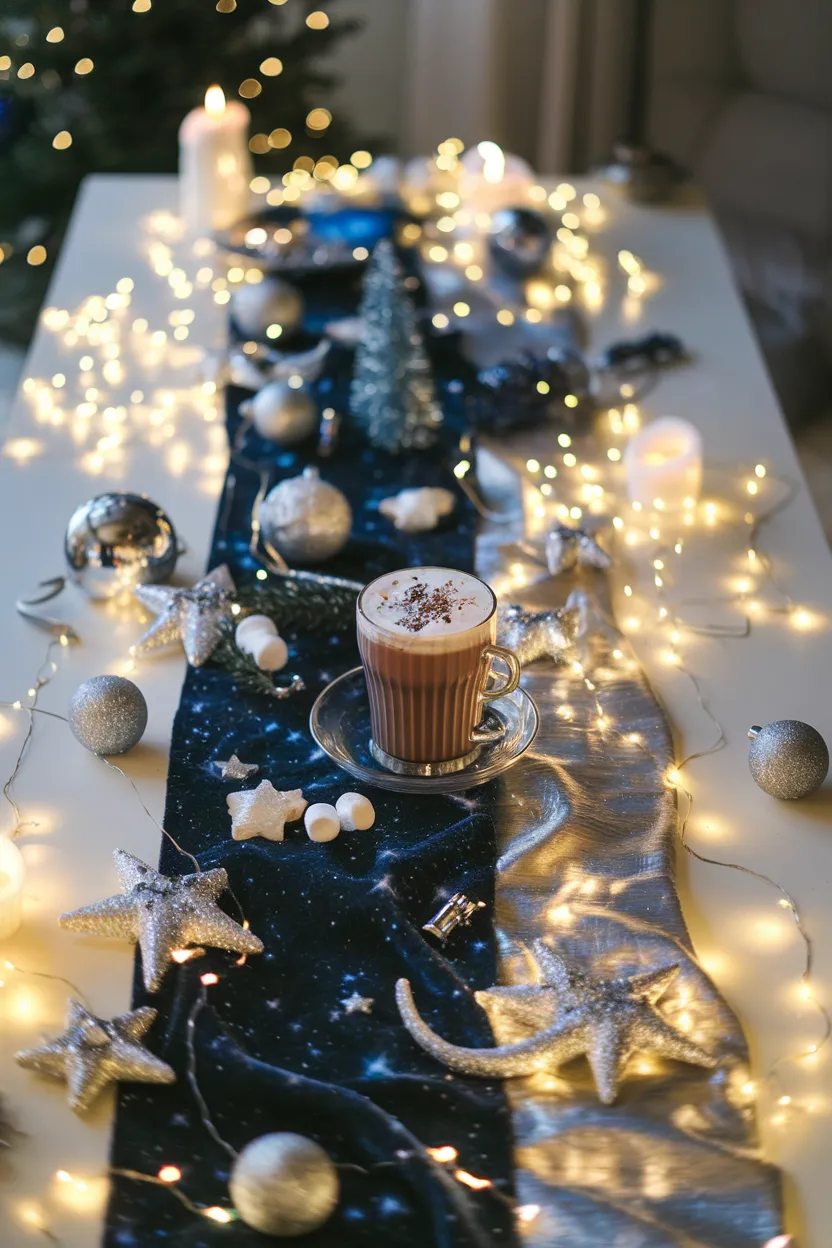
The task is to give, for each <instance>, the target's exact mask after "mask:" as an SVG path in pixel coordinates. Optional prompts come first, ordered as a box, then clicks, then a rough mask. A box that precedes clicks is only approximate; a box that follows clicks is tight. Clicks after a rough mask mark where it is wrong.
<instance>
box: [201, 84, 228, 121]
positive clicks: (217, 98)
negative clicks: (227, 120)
mask: <svg viewBox="0 0 832 1248" xmlns="http://www.w3.org/2000/svg"><path fill="white" fill-rule="evenodd" d="M205 111H206V113H210V114H211V116H212V117H218V116H219V114H220V113H224V112H225V92H224V91H223V89H222V87H216V86H214V87H209V88H208V90H207V91H206V92H205Z"/></svg>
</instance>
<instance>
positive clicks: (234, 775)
mask: <svg viewBox="0 0 832 1248" xmlns="http://www.w3.org/2000/svg"><path fill="white" fill-rule="evenodd" d="M214 766H215V767H219V769H220V777H221V778H222V779H223V780H248V778H249V776H256V775H257V772H258V771H259V770H260V767H259V765H258V764H257V763H243V762H241V761H240V759H239V758H238V757H237V755H236V754H232V755H231V757H230V758H229V759H226V760H225V761H224V762H223V761H221V760H220V759H217V761H216V763H215V764H214Z"/></svg>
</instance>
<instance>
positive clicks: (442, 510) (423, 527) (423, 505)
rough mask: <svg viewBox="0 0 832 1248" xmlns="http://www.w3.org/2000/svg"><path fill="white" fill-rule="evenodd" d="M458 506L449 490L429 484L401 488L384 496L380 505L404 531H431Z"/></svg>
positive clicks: (387, 515)
mask: <svg viewBox="0 0 832 1248" xmlns="http://www.w3.org/2000/svg"><path fill="white" fill-rule="evenodd" d="M455 506H456V499H455V498H454V496H453V494H452V493H451V491H450V490H445V489H442V488H440V487H435V486H428V485H426V486H421V487H419V488H418V489H407V490H399V493H398V494H394V495H393V496H392V497H391V498H383V499H382V500H381V502H380V503H379V505H378V509H379V511H380V512H381V514H382V515H383V516H386V517H387V519H388V520H392V521H393V524H394V525H395V526H396V528H397V529H399V530H401V532H403V533H429V532H430V531H431V529H435V528H436V526H437V524H438V523H439V521H440V520H442V519H444V517H445V516H449V515H450V514H451V512H452V511H453V509H454V507H455Z"/></svg>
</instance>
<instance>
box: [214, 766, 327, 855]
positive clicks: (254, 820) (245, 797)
mask: <svg viewBox="0 0 832 1248" xmlns="http://www.w3.org/2000/svg"><path fill="white" fill-rule="evenodd" d="M225 800H226V802H227V803H228V810H229V813H230V814H231V835H232V836H233V837H234V840H235V841H248V840H251V838H252V837H253V836H264V837H265V838H266V840H267V841H282V840H283V826H284V824H286V823H293V822H294V821H295V820H296V819H300V817H301V815H302V814H303V812H304V811H305V810H306V807H307V806H308V805H309V803H308V802H307V801H305V800H304V796H303V790H302V789H286V790H284V791H281V790H280V789H276V788H275V787H274V785H273V784H272V782H271V781H270V780H261V781H260V783H259V784H258V786H257V788H256V789H245V790H243V791H242V792H241V793H229V794H228V797H227V798H226V799H225Z"/></svg>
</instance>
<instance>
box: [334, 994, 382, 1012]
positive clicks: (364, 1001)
mask: <svg viewBox="0 0 832 1248" xmlns="http://www.w3.org/2000/svg"><path fill="white" fill-rule="evenodd" d="M341 1004H342V1005H343V1007H344V1013H345V1014H372V1012H373V1006H374V1005H375V997H362V996H361V994H360V993H358V992H354V993H352V995H351V996H349V997H344V999H343V1001H342V1002H341Z"/></svg>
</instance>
